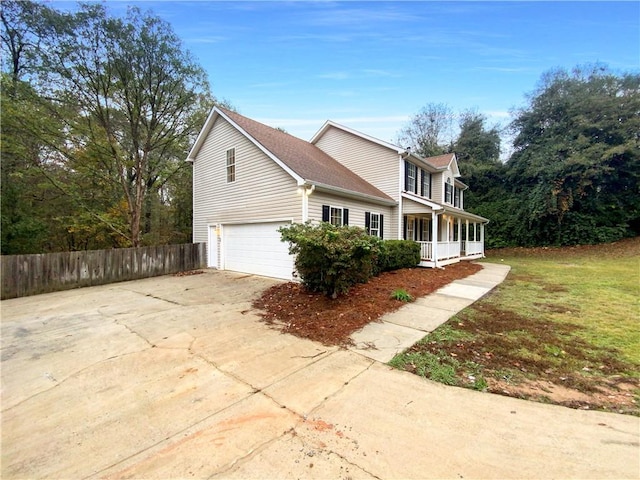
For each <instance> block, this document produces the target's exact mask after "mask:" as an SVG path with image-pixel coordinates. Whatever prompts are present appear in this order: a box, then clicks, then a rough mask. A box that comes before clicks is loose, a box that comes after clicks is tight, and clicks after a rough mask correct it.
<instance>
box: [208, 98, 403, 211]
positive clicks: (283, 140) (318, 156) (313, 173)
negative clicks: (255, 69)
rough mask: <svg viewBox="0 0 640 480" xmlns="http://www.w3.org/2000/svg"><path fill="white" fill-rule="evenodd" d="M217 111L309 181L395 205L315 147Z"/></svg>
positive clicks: (249, 121) (391, 200) (237, 114)
mask: <svg viewBox="0 0 640 480" xmlns="http://www.w3.org/2000/svg"><path fill="white" fill-rule="evenodd" d="M217 108H218V109H219V110H220V111H221V112H222V113H224V114H225V115H226V116H227V117H229V118H230V119H231V120H232V121H233V122H234V123H235V124H236V125H238V126H239V127H240V128H242V129H243V130H244V131H245V132H246V133H247V134H248V135H250V136H251V137H252V138H253V139H254V140H255V141H257V142H258V143H260V144H261V145H262V146H263V147H264V148H265V149H266V150H268V151H269V152H271V153H272V154H273V155H274V156H275V157H277V158H278V159H279V160H280V161H282V163H284V164H285V165H286V166H287V167H288V168H290V169H291V170H292V171H293V172H295V173H296V174H297V175H298V176H300V177H302V178H303V179H304V180H305V181H307V182H309V183H311V184H318V185H327V186H330V187H335V188H338V189H342V190H347V191H351V192H355V193H360V194H364V195H368V196H372V197H377V198H379V199H381V200H385V201H389V202H393V199H392V198H391V197H389V196H388V195H387V194H385V193H383V192H382V191H380V190H379V189H377V188H376V187H374V186H373V185H371V184H370V183H369V182H367V181H366V180H364V179H363V178H361V177H360V176H358V175H357V174H355V173H354V172H352V171H351V170H349V169H348V168H347V167H345V166H344V165H342V164H341V163H340V162H338V161H337V160H336V159H334V158H333V157H331V156H330V155H328V154H327V153H325V152H324V151H322V150H320V148H318V147H316V146H315V145H312V144H311V143H309V142H306V141H304V140H302V139H300V138H297V137H294V136H293V135H289V134H288V133H285V132H282V131H280V130H276V129H275V128H271V127H269V126H267V125H264V124H262V123H260V122H257V121H255V120H252V119H250V118H247V117H244V116H242V115H240V114H239V113H236V112H232V111H231V110H227V109H225V108H221V107H217Z"/></svg>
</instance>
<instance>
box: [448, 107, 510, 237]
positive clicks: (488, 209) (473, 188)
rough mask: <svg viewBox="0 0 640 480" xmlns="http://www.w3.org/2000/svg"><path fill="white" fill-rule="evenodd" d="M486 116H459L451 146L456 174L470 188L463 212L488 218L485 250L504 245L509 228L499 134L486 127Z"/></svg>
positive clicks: (478, 114) (469, 112)
mask: <svg viewBox="0 0 640 480" xmlns="http://www.w3.org/2000/svg"><path fill="white" fill-rule="evenodd" d="M486 122H487V117H486V116H484V115H482V114H480V113H478V112H477V111H475V110H468V111H467V112H464V113H463V114H462V115H461V117H460V133H459V135H458V138H457V139H456V140H455V142H454V144H453V150H454V151H455V152H456V155H457V157H458V164H459V167H460V173H461V174H462V179H463V181H464V182H465V183H467V184H468V185H469V186H470V189H469V190H466V191H465V195H464V204H465V209H466V210H468V211H470V212H472V213H475V214H478V215H481V216H483V217H486V218H489V219H491V226H490V228H488V229H487V233H486V236H485V244H486V246H487V247H488V248H492V247H501V246H505V245H507V242H506V241H505V237H506V238H508V232H509V230H510V228H511V223H510V221H509V220H510V212H511V210H512V209H511V208H510V207H509V206H508V201H509V198H508V195H507V192H506V182H505V181H504V177H505V168H504V165H503V164H502V162H501V161H500V131H499V129H498V127H496V126H493V127H487V126H486Z"/></svg>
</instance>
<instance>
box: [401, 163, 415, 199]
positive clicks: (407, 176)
mask: <svg viewBox="0 0 640 480" xmlns="http://www.w3.org/2000/svg"><path fill="white" fill-rule="evenodd" d="M417 187H418V167H416V166H415V165H414V164H413V163H411V162H407V161H406V160H405V162H404V189H405V191H407V192H412V193H418V188H417Z"/></svg>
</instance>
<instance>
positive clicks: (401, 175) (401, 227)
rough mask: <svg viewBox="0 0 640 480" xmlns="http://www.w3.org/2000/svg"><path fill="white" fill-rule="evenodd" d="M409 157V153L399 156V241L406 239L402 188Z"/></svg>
mask: <svg viewBox="0 0 640 480" xmlns="http://www.w3.org/2000/svg"><path fill="white" fill-rule="evenodd" d="M409 155H410V152H409V151H406V152H404V153H401V154H399V155H398V172H399V175H398V235H397V237H398V240H402V239H403V238H404V231H403V230H404V224H403V221H402V190H403V188H402V187H403V184H404V159H405V158H407V157H408V156H409Z"/></svg>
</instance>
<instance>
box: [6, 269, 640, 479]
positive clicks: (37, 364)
mask: <svg viewBox="0 0 640 480" xmlns="http://www.w3.org/2000/svg"><path fill="white" fill-rule="evenodd" d="M275 283H276V281H274V280H270V279H265V278H260V277H255V276H247V275H239V274H233V273H230V272H215V271H207V272H205V273H204V274H202V275H194V276H186V277H173V276H165V277H157V278H150V279H146V280H140V281H134V282H125V283H119V284H113V285H105V286H101V287H92V288H82V289H78V290H71V291H67V292H58V293H51V294H45V295H38V296H34V297H27V298H20V299H13V300H5V301H2V302H1V303H0V306H1V310H2V312H1V313H2V321H1V332H0V333H1V336H0V341H1V347H2V348H1V354H2V371H1V379H2V397H1V398H2V417H1V421H2V425H1V426H2V428H1V432H2V433H1V434H2V445H1V447H2V448H1V454H2V459H1V460H2V461H1V471H0V478H2V479H3V480H7V479H74V480H75V479H103V478H107V479H108V478H113V479H122V478H137V479H163V480H164V479H178V478H190V479H232V478H238V479H250V478H262V479H280V478H282V479H289V478H305V479H307V478H308V479H314V478H316V479H327V478H332V479H395V478H407V479H410V478H416V479H417V478H420V479H422V478H456V479H458V478H466V479H469V478H501V479H506V478H518V479H523V478H580V479H586V478H594V479H595V478H616V479H622V478H633V479H637V478H639V477H640V463H639V462H640V461H639V458H640V457H639V455H638V454H639V450H640V418H637V417H632V416H628V415H617V414H612V413H603V412H590V411H582V410H571V409H568V408H564V407H559V406H553V405H544V404H540V403H534V402H527V401H523V400H517V399H513V398H508V397H502V396H497V395H491V394H486V393H480V392H475V391H471V390H467V389H462V388H455V387H447V386H444V385H440V384H437V383H434V382H431V381H428V380H424V379H422V378H420V377H417V376H415V375H412V374H410V373H407V372H401V371H398V370H394V369H392V368H390V367H388V366H386V365H384V364H382V363H379V362H377V361H375V360H372V359H371V358H368V357H366V356H363V355H361V354H359V353H356V352H352V351H349V350H344V349H339V348H337V347H326V346H324V345H321V344H318V343H315V342H311V341H308V340H303V339H299V338H297V337H294V336H291V335H286V334H281V333H279V332H278V331H276V330H274V329H272V328H269V327H268V326H267V325H265V324H264V323H263V322H261V321H260V319H259V317H258V316H257V315H256V313H255V312H254V311H253V310H252V309H251V300H252V299H253V298H255V297H256V296H257V295H259V294H260V292H262V291H263V290H264V289H265V288H267V287H269V286H270V285H274V284H275ZM452 288H454V289H455V288H456V287H455V286H453V287H452ZM482 288H486V287H482ZM467 300H468V299H467ZM429 307H430V308H431V307H433V304H430V305H429ZM425 328H426V327H425ZM420 331H422V330H420Z"/></svg>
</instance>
